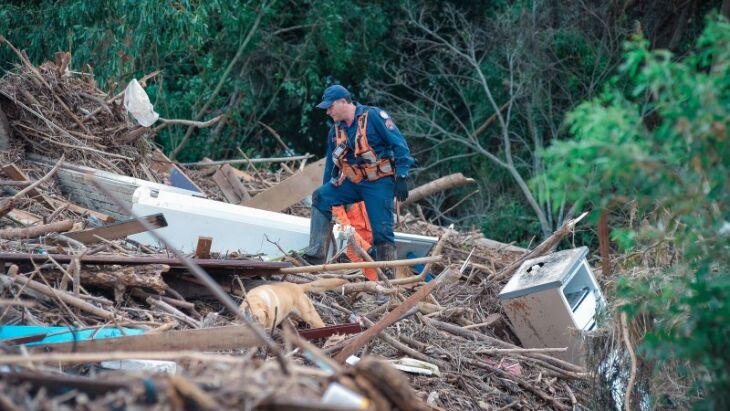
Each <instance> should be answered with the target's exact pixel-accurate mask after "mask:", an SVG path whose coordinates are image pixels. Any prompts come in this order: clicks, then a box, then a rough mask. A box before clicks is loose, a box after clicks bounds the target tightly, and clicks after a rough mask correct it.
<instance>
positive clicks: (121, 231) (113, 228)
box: [63, 213, 167, 244]
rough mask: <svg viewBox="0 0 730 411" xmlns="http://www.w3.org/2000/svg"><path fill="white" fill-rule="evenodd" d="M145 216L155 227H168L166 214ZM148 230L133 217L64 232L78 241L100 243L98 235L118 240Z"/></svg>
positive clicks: (106, 238)
mask: <svg viewBox="0 0 730 411" xmlns="http://www.w3.org/2000/svg"><path fill="white" fill-rule="evenodd" d="M140 218H143V219H144V220H145V221H147V223H149V224H150V225H151V226H152V227H154V228H162V227H167V221H166V220H165V216H164V215H162V213H158V214H153V215H149V216H145V217H140ZM145 231H147V228H146V227H145V225H144V224H142V223H141V222H139V221H138V220H137V219H136V218H132V219H129V220H125V221H120V222H118V223H113V224H109V225H105V226H102V227H95V228H91V229H88V230H82V231H72V232H68V233H63V235H65V236H66V237H68V238H72V239H74V240H76V241H79V242H81V243H83V244H93V243H98V242H99V241H101V240H99V238H98V237H96V236H99V237H101V238H103V239H105V240H116V239H119V238H124V237H126V236H128V235H132V234H137V233H142V232H145Z"/></svg>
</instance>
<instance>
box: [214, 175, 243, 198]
mask: <svg viewBox="0 0 730 411" xmlns="http://www.w3.org/2000/svg"><path fill="white" fill-rule="evenodd" d="M213 182H215V184H216V185H217V186H218V188H220V189H221V191H222V192H223V196H224V197H225V198H226V201H228V202H229V203H231V204H238V203H240V202H241V200H242V199H241V197H240V196H239V195H238V193H236V190H235V189H234V188H233V186H232V185H231V182H230V181H228V177H227V176H226V174H225V173H224V172H223V171H221V169H218V170H216V172H215V173H214V174H213Z"/></svg>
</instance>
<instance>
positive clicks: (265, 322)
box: [241, 301, 272, 328]
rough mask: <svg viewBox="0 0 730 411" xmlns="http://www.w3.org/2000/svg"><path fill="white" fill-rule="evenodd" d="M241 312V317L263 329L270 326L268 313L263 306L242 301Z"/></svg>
mask: <svg viewBox="0 0 730 411" xmlns="http://www.w3.org/2000/svg"><path fill="white" fill-rule="evenodd" d="M241 310H242V311H243V315H244V316H246V318H248V319H249V320H250V321H255V322H257V323H259V324H260V325H261V326H263V327H265V328H269V327H271V326H272V324H271V319H270V318H269V312H268V310H267V309H266V306H264V305H263V304H257V303H256V302H255V301H254V302H252V303H249V302H248V301H244V302H243V303H241Z"/></svg>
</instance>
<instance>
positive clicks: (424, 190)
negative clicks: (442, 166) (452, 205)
mask: <svg viewBox="0 0 730 411" xmlns="http://www.w3.org/2000/svg"><path fill="white" fill-rule="evenodd" d="M473 182H474V179H473V178H467V177H464V175H463V174H461V173H455V174H451V175H448V176H445V177H441V178H439V179H437V180H433V181H431V182H429V183H426V184H424V185H422V186H418V187H416V188H414V189H413V190H411V191H409V192H408V199H407V200H406V201H404V202H403V205H406V204H411V203H415V202H416V201H419V200H423V199H424V198H426V197H428V196H430V195H433V194H435V193H438V192H440V191H446V190H449V189H452V188H456V187H461V186H465V185H467V184H471V183H473Z"/></svg>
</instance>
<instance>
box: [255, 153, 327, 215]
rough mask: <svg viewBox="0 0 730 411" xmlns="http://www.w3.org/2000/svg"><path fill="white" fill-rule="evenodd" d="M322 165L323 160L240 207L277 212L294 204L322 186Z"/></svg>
mask: <svg viewBox="0 0 730 411" xmlns="http://www.w3.org/2000/svg"><path fill="white" fill-rule="evenodd" d="M324 163H325V160H324V159H321V160H319V161H316V162H314V163H312V164H310V165H308V166H306V167H305V168H304V170H302V171H301V172H300V173H297V174H295V175H293V176H291V177H289V178H287V179H286V180H284V181H282V182H281V183H279V184H277V185H275V186H274V187H271V188H269V189H267V190H266V191H263V192H261V193H259V194H258V195H257V196H255V197H254V198H252V199H250V200H246V201H244V202H242V203H241V205H244V206H247V207H254V208H258V209H261V210H269V211H277V212H278V211H282V210H284V209H286V208H287V207H290V206H292V205H294V204H296V203H297V202H299V201H301V200H302V199H303V198H304V197H306V196H308V195H310V194H312V191H314V190H315V189H316V188H317V187H319V186H320V185H322V175H323V174H324Z"/></svg>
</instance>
